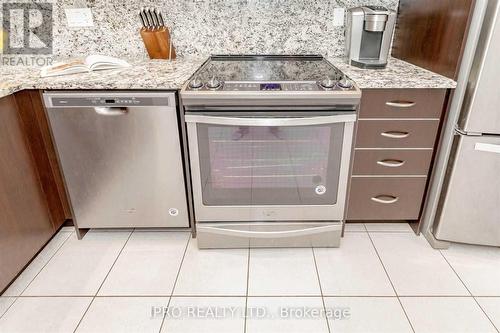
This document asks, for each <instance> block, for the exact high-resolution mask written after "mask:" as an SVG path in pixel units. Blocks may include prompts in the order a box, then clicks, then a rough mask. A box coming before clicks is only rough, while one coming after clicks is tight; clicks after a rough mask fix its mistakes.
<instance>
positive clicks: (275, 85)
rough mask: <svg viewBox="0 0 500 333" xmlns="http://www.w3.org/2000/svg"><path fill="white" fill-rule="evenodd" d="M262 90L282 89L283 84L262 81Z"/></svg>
mask: <svg viewBox="0 0 500 333" xmlns="http://www.w3.org/2000/svg"><path fill="white" fill-rule="evenodd" d="M260 90H273V91H276V90H281V84H279V83H261V84H260Z"/></svg>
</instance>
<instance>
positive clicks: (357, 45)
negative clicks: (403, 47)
mask: <svg viewBox="0 0 500 333" xmlns="http://www.w3.org/2000/svg"><path fill="white" fill-rule="evenodd" d="M395 22H396V12H395V11H393V10H389V9H387V8H385V7H382V6H362V7H356V8H351V9H349V10H348V11H347V26H346V54H347V61H348V63H349V64H351V65H353V66H356V67H360V68H385V66H386V65H387V57H388V56H389V49H390V47H391V41H392V33H393V31H394V24H395Z"/></svg>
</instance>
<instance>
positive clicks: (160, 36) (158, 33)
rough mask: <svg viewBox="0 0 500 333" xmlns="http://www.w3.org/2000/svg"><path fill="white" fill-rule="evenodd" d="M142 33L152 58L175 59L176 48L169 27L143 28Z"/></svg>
mask: <svg viewBox="0 0 500 333" xmlns="http://www.w3.org/2000/svg"><path fill="white" fill-rule="evenodd" d="M140 33H141V37H142V41H143V42H144V46H145V47H146V51H147V52H148V55H149V58H150V59H170V60H172V59H175V57H176V54H175V48H174V45H173V44H172V39H171V38H170V33H169V31H168V29H167V28H165V27H162V28H159V29H148V28H142V29H141V31H140Z"/></svg>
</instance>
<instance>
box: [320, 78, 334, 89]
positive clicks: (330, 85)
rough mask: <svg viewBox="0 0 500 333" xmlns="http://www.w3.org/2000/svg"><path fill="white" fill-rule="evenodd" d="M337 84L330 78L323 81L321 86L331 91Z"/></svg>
mask: <svg viewBox="0 0 500 333" xmlns="http://www.w3.org/2000/svg"><path fill="white" fill-rule="evenodd" d="M336 83H337V82H335V81H333V80H332V79H330V78H329V77H327V78H326V79H324V80H323V81H321V82H320V83H319V84H320V85H321V86H322V87H323V88H325V89H331V88H333V87H334V86H335V84H336Z"/></svg>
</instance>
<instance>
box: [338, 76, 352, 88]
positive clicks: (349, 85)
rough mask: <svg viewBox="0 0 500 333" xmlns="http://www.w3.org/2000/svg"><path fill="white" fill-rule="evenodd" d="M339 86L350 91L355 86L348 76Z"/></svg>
mask: <svg viewBox="0 0 500 333" xmlns="http://www.w3.org/2000/svg"><path fill="white" fill-rule="evenodd" d="M337 84H338V86H339V87H340V88H342V89H349V88H352V86H353V83H352V81H351V80H349V79H348V78H347V76H343V77H342V78H341V79H340V81H339V82H338V83H337Z"/></svg>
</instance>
